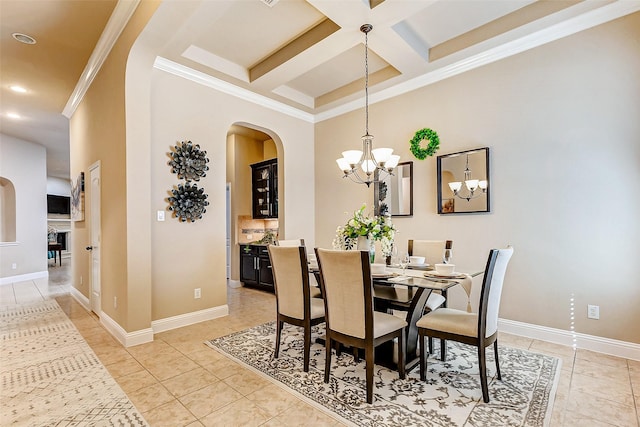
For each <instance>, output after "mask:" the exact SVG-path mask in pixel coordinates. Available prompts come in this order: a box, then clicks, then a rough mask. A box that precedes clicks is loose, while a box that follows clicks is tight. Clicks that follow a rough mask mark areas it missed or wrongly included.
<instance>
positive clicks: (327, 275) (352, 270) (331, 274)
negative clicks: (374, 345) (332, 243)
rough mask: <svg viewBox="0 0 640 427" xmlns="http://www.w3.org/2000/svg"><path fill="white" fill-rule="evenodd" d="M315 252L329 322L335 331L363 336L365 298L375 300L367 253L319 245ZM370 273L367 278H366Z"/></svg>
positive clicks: (370, 315)
mask: <svg viewBox="0 0 640 427" xmlns="http://www.w3.org/2000/svg"><path fill="white" fill-rule="evenodd" d="M316 256H317V258H318V265H319V266H320V274H321V276H322V280H321V286H322V287H323V289H322V292H323V295H324V298H325V316H326V319H327V324H328V325H329V327H330V328H331V330H333V331H336V332H339V333H342V334H345V335H349V336H353V337H357V338H362V339H364V338H365V336H366V322H367V320H366V317H367V304H366V302H367V300H368V301H369V303H370V304H373V297H372V292H371V288H372V284H371V271H370V266H369V258H368V257H369V255H368V253H367V252H365V251H336V250H328V249H316ZM367 276H368V278H369V280H368V281H367V280H365V278H366V277H367ZM367 286H368V288H367ZM367 290H368V292H367ZM368 316H369V317H372V314H371V313H370V312H369V313H368ZM371 322H372V320H371Z"/></svg>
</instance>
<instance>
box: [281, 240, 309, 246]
mask: <svg viewBox="0 0 640 427" xmlns="http://www.w3.org/2000/svg"><path fill="white" fill-rule="evenodd" d="M276 245H278V246H304V239H290V240H276Z"/></svg>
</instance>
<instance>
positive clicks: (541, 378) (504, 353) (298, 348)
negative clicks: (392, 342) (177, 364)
mask: <svg viewBox="0 0 640 427" xmlns="http://www.w3.org/2000/svg"><path fill="white" fill-rule="evenodd" d="M323 334H324V325H320V326H317V327H315V328H314V332H313V334H312V339H314V338H315V337H318V336H321V335H323ZM282 337H283V342H282V344H281V347H280V357H279V358H278V359H274V357H273V350H274V343H275V323H274V322H270V323H265V324H263V325H260V326H256V327H253V328H251V329H247V330H245V331H241V332H237V333H234V334H231V335H227V336H224V337H221V338H217V339H213V340H211V341H207V342H206V344H207V345H209V346H210V347H212V348H214V349H217V350H219V351H221V352H222V353H224V354H226V355H228V356H230V357H231V358H232V359H235V360H237V361H239V362H241V363H243V364H244V365H246V366H248V367H250V368H252V369H253V370H255V371H257V372H259V373H261V374H263V375H265V376H266V377H267V378H269V379H270V380H272V381H273V382H275V383H276V384H278V385H280V386H283V387H285V388H287V389H289V390H290V391H293V392H294V393H295V394H297V395H298V396H300V397H302V398H303V399H304V400H306V401H307V402H309V403H312V404H314V405H315V406H316V407H318V408H320V409H323V410H324V411H325V412H327V413H328V414H330V415H331V416H333V417H334V418H336V419H338V420H340V421H342V422H343V423H345V424H348V425H358V426H492V427H493V426H546V425H548V424H549V420H550V418H551V410H552V409H553V400H554V396H555V392H556V387H557V384H558V379H559V376H560V360H559V359H557V358H554V357H550V356H545V355H541V354H536V353H532V352H529V351H526V350H519V349H514V348H509V347H503V346H501V347H500V349H499V355H500V369H501V372H502V381H498V380H497V379H496V378H494V376H495V363H494V361H493V358H492V356H491V357H488V358H487V365H488V371H489V374H490V376H491V379H490V382H489V393H490V397H491V401H490V403H488V404H485V403H484V402H482V391H481V389H480V376H479V374H478V361H477V353H476V349H475V348H474V347H470V346H467V345H464V344H458V343H453V342H449V343H448V354H447V360H446V362H444V363H443V362H442V361H440V360H439V359H437V358H436V356H431V357H429V359H428V362H427V368H428V373H427V381H426V382H422V381H420V376H419V373H418V372H417V368H416V369H414V370H412V371H411V373H410V374H409V375H407V378H406V379H405V380H400V379H399V378H398V373H397V372H396V371H392V370H389V369H387V368H384V367H382V366H378V365H376V367H375V373H374V382H375V386H374V402H373V404H371V405H369V404H367V403H366V398H365V378H364V375H365V370H364V360H361V361H360V362H359V363H357V364H356V363H355V362H354V359H353V356H352V355H351V354H348V352H342V354H341V355H340V356H339V357H336V356H335V355H334V356H333V358H332V364H331V379H330V381H329V383H328V384H325V383H324V381H323V378H324V354H325V350H324V346H323V345H321V344H313V345H312V348H311V363H310V367H309V372H308V373H305V372H303V370H302V349H303V338H302V329H301V328H296V327H293V326H290V325H285V328H284V331H283V335H282ZM434 341H436V342H437V341H438V340H434ZM489 353H491V355H492V354H493V351H490V352H489ZM434 354H435V355H439V351H434ZM438 357H439V356H438Z"/></svg>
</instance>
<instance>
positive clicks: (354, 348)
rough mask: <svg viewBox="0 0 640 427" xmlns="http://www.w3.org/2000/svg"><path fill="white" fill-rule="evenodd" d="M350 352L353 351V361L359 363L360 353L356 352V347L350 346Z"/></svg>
mask: <svg viewBox="0 0 640 427" xmlns="http://www.w3.org/2000/svg"><path fill="white" fill-rule="evenodd" d="M351 353H353V361H354V362H356V363H360V353H358V347H352V348H351Z"/></svg>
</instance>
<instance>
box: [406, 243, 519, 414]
mask: <svg viewBox="0 0 640 427" xmlns="http://www.w3.org/2000/svg"><path fill="white" fill-rule="evenodd" d="M512 255H513V248H512V247H511V246H509V247H507V248H506V249H492V250H491V251H490V252H489V259H488V260H487V266H486V268H485V270H484V278H483V281H482V290H481V291H480V302H479V307H478V312H477V313H468V312H467V311H462V310H456V309H452V308H439V309H438V310H435V311H432V312H430V313H427V314H425V315H424V316H422V317H421V318H420V320H418V322H417V323H416V326H417V327H418V335H419V337H420V345H421V346H422V347H421V348H424V337H425V336H429V337H435V338H440V339H444V340H453V341H458V342H461V343H465V344H469V345H473V346H475V347H477V348H478V361H479V366H480V385H481V387H482V398H483V400H484V401H485V403H486V402H489V387H488V384H487V361H486V357H485V356H486V347H488V346H490V345H491V344H493V351H494V355H495V359H496V371H497V377H498V380H502V376H501V375H500V363H499V360H498V309H499V308H500V297H501V295H502V285H503V282H504V275H505V272H506V270H507V264H508V263H509V260H510V259H511V256H512ZM425 370H426V357H425V354H424V352H421V353H420V379H421V380H423V381H424V380H425V379H426V372H425Z"/></svg>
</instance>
